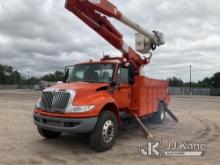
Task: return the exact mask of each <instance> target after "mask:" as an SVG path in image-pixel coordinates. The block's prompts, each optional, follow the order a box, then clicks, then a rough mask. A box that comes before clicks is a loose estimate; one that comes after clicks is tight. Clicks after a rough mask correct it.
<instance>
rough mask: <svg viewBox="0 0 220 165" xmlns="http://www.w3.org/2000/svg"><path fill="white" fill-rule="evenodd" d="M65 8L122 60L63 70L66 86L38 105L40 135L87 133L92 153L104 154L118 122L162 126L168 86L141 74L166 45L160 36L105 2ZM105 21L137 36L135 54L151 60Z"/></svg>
mask: <svg viewBox="0 0 220 165" xmlns="http://www.w3.org/2000/svg"><path fill="white" fill-rule="evenodd" d="M65 7H66V8H67V9H68V10H69V11H71V12H72V13H73V14H74V15H76V16H77V17H78V18H79V19H81V20H82V21H83V22H85V23H86V24H87V25H88V26H89V27H90V28H92V29H93V30H94V31H95V32H97V33H98V34H99V35H100V36H102V37H103V38H104V39H105V40H107V41H108V42H109V43H110V44H111V45H113V46H114V47H115V48H116V49H118V50H120V51H121V53H122V55H121V57H110V56H107V55H106V56H104V57H103V58H102V59H101V60H100V61H92V60H90V61H89V62H84V63H80V64H76V65H73V66H67V67H66V69H65V75H66V83H61V84H57V85H55V86H52V87H50V88H47V89H45V90H44V91H43V92H42V96H41V98H40V99H39V100H38V101H37V103H36V107H35V110H34V122H35V124H36V126H37V128H38V131H39V133H40V134H41V135H42V136H44V137H45V138H53V137H57V136H60V135H61V134H62V133H89V135H90V142H91V145H92V147H93V148H94V149H95V150H97V151H105V150H108V149H110V148H111V147H112V146H113V144H114V141H115V138H116V135H117V132H118V129H119V128H120V126H121V123H122V120H121V119H122V116H130V117H132V116H133V117H136V118H143V117H151V118H152V119H154V120H155V121H156V122H159V123H161V122H163V120H164V118H165V110H166V109H167V107H168V104H169V101H170V96H169V95H168V82H167V81H162V80H155V79H151V78H148V77H146V76H145V75H144V74H143V67H144V65H146V64H148V63H149V62H150V58H151V51H153V50H155V49H156V48H157V47H158V46H160V45H163V44H164V37H163V34H162V33H160V32H157V31H154V32H152V33H149V32H147V31H145V30H144V29H142V28H141V26H140V25H138V24H136V23H134V22H133V21H131V20H130V19H128V18H127V17H125V16H124V15H123V14H122V13H121V12H120V11H118V9H117V8H116V7H115V6H114V5H113V4H112V3H111V2H109V1H108V0H67V1H66V4H65ZM107 17H112V18H115V19H117V20H119V21H120V22H122V23H124V24H126V25H127V26H129V27H131V28H132V29H134V30H136V31H137V32H138V34H136V50H137V51H138V52H139V53H145V54H146V53H149V54H150V56H149V57H144V56H143V55H141V54H139V53H138V52H137V51H135V50H134V49H133V48H132V47H130V46H128V45H126V43H125V42H124V41H123V36H122V34H121V33H120V32H119V31H118V30H117V29H116V28H115V27H114V26H113V25H112V24H111V23H110V21H109V20H108V19H107ZM82 44H83V43H82ZM85 46H86V45H85ZM138 121H140V120H138ZM140 122H141V121H140Z"/></svg>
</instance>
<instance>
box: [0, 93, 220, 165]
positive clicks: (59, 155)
mask: <svg viewBox="0 0 220 165" xmlns="http://www.w3.org/2000/svg"><path fill="white" fill-rule="evenodd" d="M39 96H40V92H34V91H19V90H17V91H15V90H11V91H6V90H1V91H0V112H1V115H0V121H1V124H0V165H5V164H6V165H34V164H40V165H41V164H42V165H49V164H51V165H66V164H69V165H74V164H88V165H91V164H96V165H103V164H119V165H120V164H130V165H131V164H135V165H139V164H154V165H157V164H163V165H165V164H169V165H181V164H183V165H185V164H188V165H189V164H192V165H203V164H218V162H220V157H219V153H220V139H219V136H220V128H219V127H220V98H219V97H207V96H205V97H202V96H193V97H188V96H185V97H184V96H181V97H180V96H179V97H177V96H175V97H173V99H172V102H171V104H170V109H171V110H172V111H173V112H174V113H175V114H176V115H177V117H178V118H179V120H180V122H179V123H178V124H176V123H175V122H174V121H173V120H172V119H170V118H169V117H167V119H166V121H165V122H164V123H163V124H162V125H155V124H151V123H147V124H148V127H149V129H150V131H151V133H152V134H153V135H154V136H155V137H156V138H157V139H162V141H163V144H166V143H167V142H168V141H169V140H172V141H175V140H177V141H180V140H182V141H187V142H188V143H205V144H207V149H206V152H205V155H204V156H203V157H162V158H149V157H146V156H143V155H142V154H140V152H139V150H138V148H139V147H140V146H144V145H145V144H146V139H145V138H144V137H143V136H142V134H141V132H140V131H139V130H138V129H137V128H131V129H128V130H126V131H120V133H119V135H118V138H117V142H116V144H115V146H114V148H113V149H111V150H110V151H107V152H104V153H96V152H94V151H93V150H92V149H91V148H90V146H89V142H88V138H87V137H86V136H84V135H63V136H62V137H60V138H57V139H52V140H45V139H43V138H42V137H41V136H40V135H39V134H38V132H37V130H36V127H35V125H34V124H33V121H32V112H33V107H34V103H35V100H36V99H37V98H38V97H39ZM162 148H163V147H162Z"/></svg>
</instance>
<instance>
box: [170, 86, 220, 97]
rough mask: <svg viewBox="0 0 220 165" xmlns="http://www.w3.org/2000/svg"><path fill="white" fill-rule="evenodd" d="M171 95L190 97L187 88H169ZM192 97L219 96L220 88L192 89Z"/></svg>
mask: <svg viewBox="0 0 220 165" xmlns="http://www.w3.org/2000/svg"><path fill="white" fill-rule="evenodd" d="M169 93H170V94H171V95H190V94H191V93H190V88H189V87H170V88H169ZM192 95H205V96H210V95H211V96H220V88H192Z"/></svg>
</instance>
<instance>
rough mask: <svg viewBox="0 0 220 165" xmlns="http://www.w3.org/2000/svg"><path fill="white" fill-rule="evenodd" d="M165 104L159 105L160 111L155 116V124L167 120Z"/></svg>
mask: <svg viewBox="0 0 220 165" xmlns="http://www.w3.org/2000/svg"><path fill="white" fill-rule="evenodd" d="M165 108H166V107H165V104H164V103H163V102H160V103H159V105H158V110H157V112H156V113H155V114H154V116H153V118H152V119H153V121H154V122H155V123H162V122H163V121H164V120H165V116H166V111H165Z"/></svg>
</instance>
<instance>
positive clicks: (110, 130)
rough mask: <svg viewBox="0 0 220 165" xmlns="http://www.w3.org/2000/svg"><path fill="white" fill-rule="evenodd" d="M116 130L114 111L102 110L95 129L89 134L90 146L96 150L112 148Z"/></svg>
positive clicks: (101, 150)
mask: <svg viewBox="0 0 220 165" xmlns="http://www.w3.org/2000/svg"><path fill="white" fill-rule="evenodd" d="M117 132H118V123H117V120H116V117H115V115H114V113H113V112H111V111H104V112H102V114H101V115H100V117H99V120H98V122H97V125H96V127H95V129H94V130H93V132H92V133H91V135H90V143H91V146H92V148H93V149H94V150H96V151H98V152H103V151H106V150H108V149H110V148H112V146H113V145H114V142H115V138H116V136H117Z"/></svg>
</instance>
